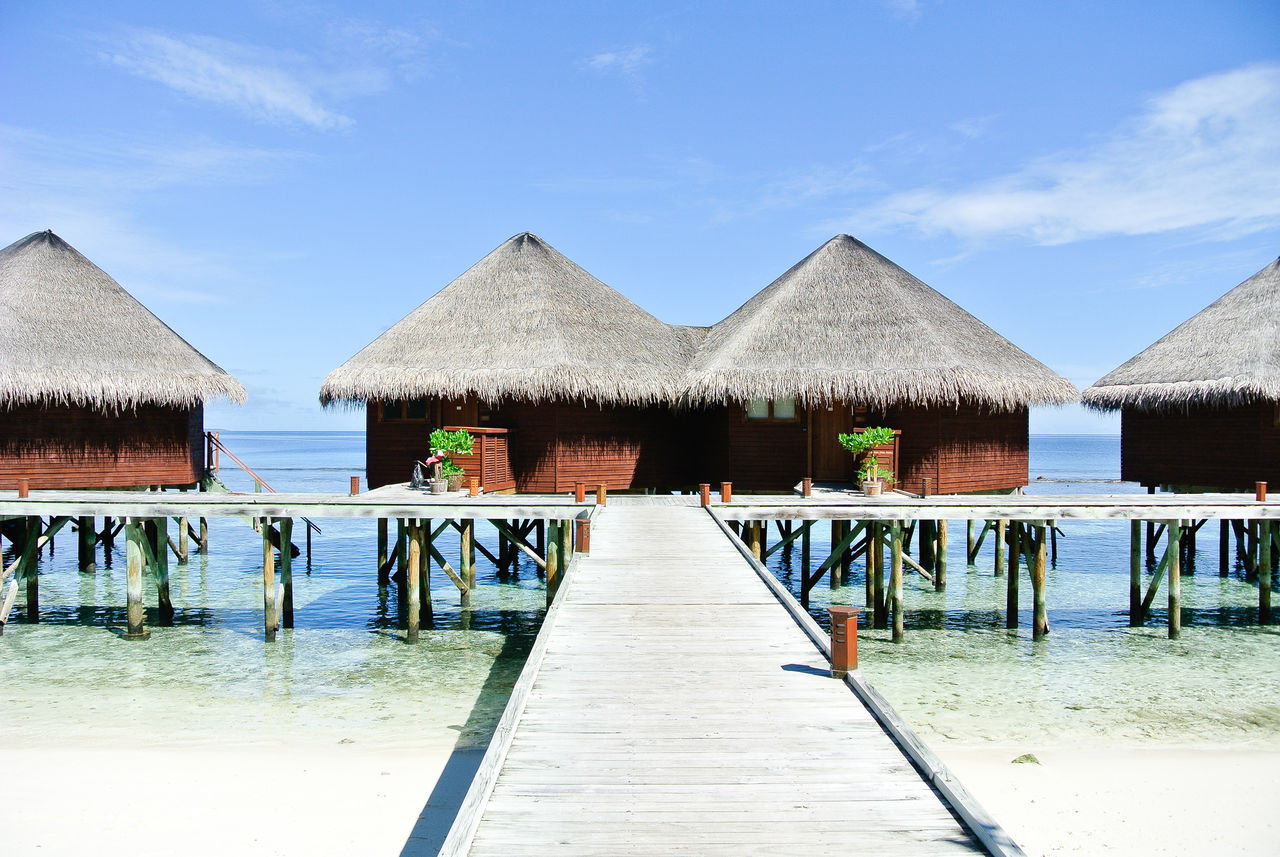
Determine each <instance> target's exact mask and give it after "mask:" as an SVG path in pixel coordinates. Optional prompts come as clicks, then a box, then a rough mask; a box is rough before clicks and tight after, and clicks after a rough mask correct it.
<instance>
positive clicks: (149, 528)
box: [146, 518, 173, 625]
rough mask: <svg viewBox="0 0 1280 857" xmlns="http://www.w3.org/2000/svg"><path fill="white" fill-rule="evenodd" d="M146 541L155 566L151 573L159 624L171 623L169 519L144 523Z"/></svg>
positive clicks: (158, 519) (154, 519) (157, 519)
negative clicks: (149, 546)
mask: <svg viewBox="0 0 1280 857" xmlns="http://www.w3.org/2000/svg"><path fill="white" fill-rule="evenodd" d="M146 532H147V541H148V543H149V544H150V545H151V548H152V550H151V555H150V556H149V557H148V559H151V560H154V562H155V567H154V568H153V569H151V573H152V574H153V575H155V578H156V602H157V606H158V607H159V608H160V611H159V612H160V624H161V625H172V624H173V600H172V598H170V595H169V519H168V518H153V519H152V520H150V521H148V522H147V524H146Z"/></svg>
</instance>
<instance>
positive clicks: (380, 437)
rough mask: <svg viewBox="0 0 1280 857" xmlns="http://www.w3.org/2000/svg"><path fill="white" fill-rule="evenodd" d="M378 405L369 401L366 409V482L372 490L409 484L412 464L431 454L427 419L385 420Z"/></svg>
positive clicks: (429, 429)
mask: <svg viewBox="0 0 1280 857" xmlns="http://www.w3.org/2000/svg"><path fill="white" fill-rule="evenodd" d="M378 405H379V403H378V402H369V403H368V404H367V406H366V408H365V429H364V430H365V435H364V450H365V456H364V457H365V479H366V481H367V482H368V483H369V488H371V489H373V488H381V487H382V486H383V485H394V484H396V483H399V482H408V481H409V477H411V476H412V475H413V463H414V462H415V461H419V460H421V459H423V458H426V457H427V456H429V455H430V454H431V453H430V451H429V450H428V449H427V446H428V443H427V436H428V435H430V434H431V424H430V423H429V422H428V421H427V420H405V419H397V420H384V419H382V414H381V412H380V410H379V406H378Z"/></svg>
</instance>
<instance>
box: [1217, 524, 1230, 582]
mask: <svg viewBox="0 0 1280 857" xmlns="http://www.w3.org/2000/svg"><path fill="white" fill-rule="evenodd" d="M1230 573H1231V522H1230V521H1223V522H1222V523H1221V524H1219V525H1218V574H1219V575H1221V576H1222V577H1226V576H1227V575H1228V574H1230Z"/></svg>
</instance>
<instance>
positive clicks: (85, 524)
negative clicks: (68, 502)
mask: <svg viewBox="0 0 1280 857" xmlns="http://www.w3.org/2000/svg"><path fill="white" fill-rule="evenodd" d="M76 526H77V527H78V528H79V530H80V538H79V539H78V540H77V543H78V544H79V547H80V550H79V561H80V571H82V572H84V573H85V574H93V573H94V572H95V571H97V569H98V564H97V561H96V558H95V556H94V553H95V549H96V548H97V546H98V533H97V531H96V530H94V528H93V517H92V516H90V515H81V516H80V519H79V521H78V522H77V524H76Z"/></svg>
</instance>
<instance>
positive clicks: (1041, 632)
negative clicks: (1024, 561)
mask: <svg viewBox="0 0 1280 857" xmlns="http://www.w3.org/2000/svg"><path fill="white" fill-rule="evenodd" d="M1046 523H1047V524H1049V526H1045V524H1046ZM1036 529H1037V530H1038V531H1039V532H1038V533H1037V534H1036V538H1035V546H1036V552H1035V557H1034V560H1033V562H1032V564H1031V598H1032V602H1031V603H1032V618H1031V639H1033V640H1039V639H1040V638H1041V637H1043V636H1045V635H1046V634H1048V633H1049V610H1048V607H1047V605H1046V603H1045V591H1044V589H1045V564H1046V562H1047V560H1048V548H1049V545H1048V535H1049V531H1050V529H1052V522H1045V521H1042V522H1041V523H1040V524H1039V525H1038V526H1037V527H1036Z"/></svg>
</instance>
